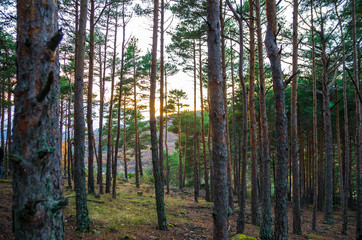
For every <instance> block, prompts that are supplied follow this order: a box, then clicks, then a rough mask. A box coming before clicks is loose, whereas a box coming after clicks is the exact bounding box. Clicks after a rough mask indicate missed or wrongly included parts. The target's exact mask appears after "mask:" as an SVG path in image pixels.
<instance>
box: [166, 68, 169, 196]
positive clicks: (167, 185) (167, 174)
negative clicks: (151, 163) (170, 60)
mask: <svg viewBox="0 0 362 240" xmlns="http://www.w3.org/2000/svg"><path fill="white" fill-rule="evenodd" d="M166 76H167V74H166V71H165V103H166V111H165V151H166V189H167V192H166V193H167V194H169V193H170V166H169V160H168V143H167V127H168V126H167V123H168V118H167V113H168V109H167V78H166Z"/></svg>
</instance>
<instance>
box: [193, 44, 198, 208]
mask: <svg viewBox="0 0 362 240" xmlns="http://www.w3.org/2000/svg"><path fill="white" fill-rule="evenodd" d="M195 41H196V40H195V39H194V40H193V61H194V129H193V130H194V134H193V135H194V136H193V137H194V200H195V202H198V201H199V200H198V198H199V187H198V186H199V185H198V174H199V173H198V166H197V163H198V161H197V159H196V154H197V152H196V149H197V136H196V124H197V123H196V79H197V76H196V42H195Z"/></svg>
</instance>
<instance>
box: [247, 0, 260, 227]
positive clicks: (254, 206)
mask: <svg viewBox="0 0 362 240" xmlns="http://www.w3.org/2000/svg"><path fill="white" fill-rule="evenodd" d="M249 17H250V22H249V25H250V27H249V37H250V40H249V43H250V52H249V104H248V106H249V125H250V165H251V223H252V224H254V225H258V224H259V206H258V176H257V172H258V163H257V154H256V150H257V149H256V144H257V139H256V118H255V96H254V95H255V26H254V25H255V24H254V1H253V0H249Z"/></svg>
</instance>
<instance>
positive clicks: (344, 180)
mask: <svg viewBox="0 0 362 240" xmlns="http://www.w3.org/2000/svg"><path fill="white" fill-rule="evenodd" d="M334 7H335V10H336V15H337V18H338V24H339V29H340V33H341V42H342V61H343V62H342V64H343V70H342V71H343V107H344V164H345V165H344V166H345V170H347V169H349V133H348V104H347V79H346V51H345V42H344V34H343V26H342V21H341V18H340V16H339V13H338V8H337V2H336V1H334ZM336 101H338V94H337V91H336ZM336 118H337V120H338V125H337V130H338V131H337V153H338V165H339V183H340V188H339V192H340V197H341V210H342V219H343V223H342V229H341V233H342V234H343V235H346V234H347V225H348V213H347V193H348V174H346V172H347V171H345V174H343V160H342V157H341V153H340V133H339V109H338V105H337V106H336ZM336 124H337V123H336ZM338 145H339V146H338Z"/></svg>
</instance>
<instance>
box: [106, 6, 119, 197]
mask: <svg viewBox="0 0 362 240" xmlns="http://www.w3.org/2000/svg"><path fill="white" fill-rule="evenodd" d="M115 15H116V20H115V24H114V43H113V59H112V75H111V99H110V102H109V112H108V132H107V165H106V193H110V192H111V185H112V176H111V173H112V170H111V168H112V148H113V145H112V140H113V136H112V127H113V92H114V79H115V75H116V57H117V30H118V5H117V7H116V12H115Z"/></svg>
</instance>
